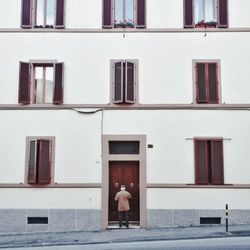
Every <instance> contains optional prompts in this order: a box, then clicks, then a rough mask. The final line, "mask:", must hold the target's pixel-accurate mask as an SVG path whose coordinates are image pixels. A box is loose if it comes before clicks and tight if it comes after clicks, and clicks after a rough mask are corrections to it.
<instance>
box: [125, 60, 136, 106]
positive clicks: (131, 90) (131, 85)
mask: <svg viewBox="0 0 250 250" xmlns="http://www.w3.org/2000/svg"><path fill="white" fill-rule="evenodd" d="M125 102H127V103H135V63H132V62H126V83H125Z"/></svg>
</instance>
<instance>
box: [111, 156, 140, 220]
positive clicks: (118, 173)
mask: <svg viewBox="0 0 250 250" xmlns="http://www.w3.org/2000/svg"><path fill="white" fill-rule="evenodd" d="M121 185H125V186H126V190H127V191H128V192H129V193H130V194H131V196H132V199H131V200H129V205H130V211H129V220H130V221H136V222H138V221H139V220H140V214H139V211H140V209H139V208H140V206H139V202H140V197H139V162H138V161H110V162H109V221H118V210H117V207H118V206H117V205H118V203H117V202H116V201H115V195H116V193H117V192H119V191H120V188H121Z"/></svg>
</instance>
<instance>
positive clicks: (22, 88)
mask: <svg viewBox="0 0 250 250" xmlns="http://www.w3.org/2000/svg"><path fill="white" fill-rule="evenodd" d="M18 92H19V93H18V103H22V104H29V103H30V64H29V63H26V62H20V63H19V91H18Z"/></svg>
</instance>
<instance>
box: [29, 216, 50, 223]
mask: <svg viewBox="0 0 250 250" xmlns="http://www.w3.org/2000/svg"><path fill="white" fill-rule="evenodd" d="M27 222H28V224H48V217H27Z"/></svg>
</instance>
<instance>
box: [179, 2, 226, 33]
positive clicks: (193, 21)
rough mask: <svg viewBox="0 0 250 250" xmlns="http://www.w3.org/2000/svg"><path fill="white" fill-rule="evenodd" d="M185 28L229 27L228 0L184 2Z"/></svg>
mask: <svg viewBox="0 0 250 250" xmlns="http://www.w3.org/2000/svg"><path fill="white" fill-rule="evenodd" d="M184 27H185V28H193V27H196V28H203V27H205V28H208V27H214V28H215V27H218V28H227V27H228V1H227V0H184Z"/></svg>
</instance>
